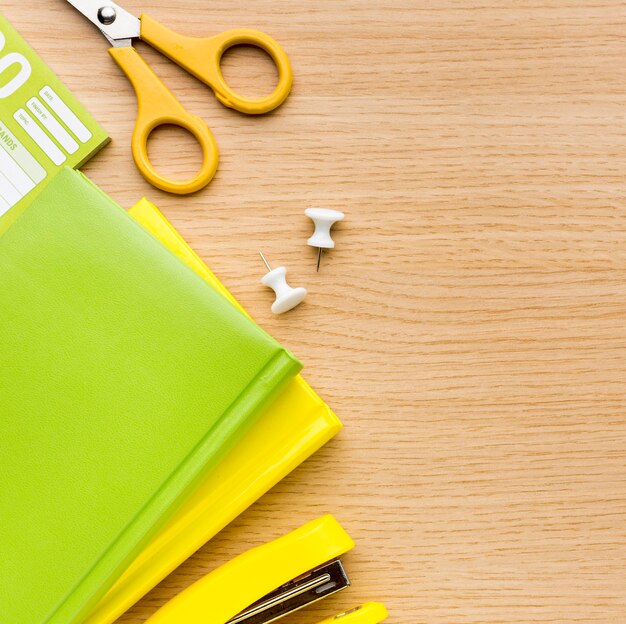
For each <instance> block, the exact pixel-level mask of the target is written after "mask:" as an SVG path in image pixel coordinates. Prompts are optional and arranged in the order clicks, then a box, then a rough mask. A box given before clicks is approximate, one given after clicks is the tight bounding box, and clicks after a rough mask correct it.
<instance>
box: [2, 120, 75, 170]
mask: <svg viewBox="0 0 626 624" xmlns="http://www.w3.org/2000/svg"><path fill="white" fill-rule="evenodd" d="M13 118H14V119H15V121H17V123H18V124H20V126H22V128H23V129H24V130H26V132H27V133H28V136H30V138H31V139H32V140H33V141H35V143H37V145H39V147H40V148H41V149H42V150H43V152H44V154H45V155H46V156H47V157H48V158H49V159H50V160H51V161H52V162H53V163H54V164H55V165H57V166H59V165H62V164H63V163H64V162H65V161H66V157H65V155H64V154H63V152H62V151H61V150H60V149H59V148H58V147H57V146H56V144H55V143H54V142H53V141H52V139H51V138H50V137H49V136H48V135H47V134H46V133H45V132H44V131H43V130H42V128H41V126H40V125H39V124H38V123H37V122H36V121H35V120H34V119H33V118H32V117H31V116H30V115H29V113H27V112H26V111H25V110H24V109H23V108H20V109H19V110H18V111H17V112H16V113H15V114H14V115H13Z"/></svg>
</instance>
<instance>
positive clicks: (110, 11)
mask: <svg viewBox="0 0 626 624" xmlns="http://www.w3.org/2000/svg"><path fill="white" fill-rule="evenodd" d="M116 19H117V11H116V10H115V9H114V8H113V7H112V6H103V7H100V8H99V9H98V21H99V22H100V23H101V24H104V25H105V26H110V25H111V24H112V23H113V22H114V21H115V20H116Z"/></svg>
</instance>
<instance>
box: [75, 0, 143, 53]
mask: <svg viewBox="0 0 626 624" xmlns="http://www.w3.org/2000/svg"><path fill="white" fill-rule="evenodd" d="M66 1H67V2H68V3H69V4H71V5H72V6H73V7H74V8H75V9H76V10H77V11H79V12H80V13H82V14H83V15H84V16H85V17H86V18H87V19H88V20H89V21H90V22H91V23H92V24H95V25H96V26H97V27H98V29H99V30H100V32H101V33H102V34H103V35H104V36H105V37H106V38H107V39H108V40H109V43H110V44H111V45H112V46H114V47H116V48H119V47H125V46H129V45H131V44H132V40H133V39H138V38H139V35H140V32H141V22H140V20H139V18H137V17H135V16H134V15H132V14H131V13H129V12H128V11H126V10H125V9H123V8H122V7H121V6H119V5H118V4H115V2H109V1H108V0H66Z"/></svg>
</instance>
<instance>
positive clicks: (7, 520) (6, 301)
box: [0, 168, 340, 624]
mask: <svg viewBox="0 0 626 624" xmlns="http://www.w3.org/2000/svg"><path fill="white" fill-rule="evenodd" d="M9 215H10V213H9V214H7V215H5V217H3V218H2V219H0V280H1V282H2V287H1V288H0V318H1V320H2V322H1V323H0V358H1V363H0V479H1V487H0V553H2V554H1V556H0V613H1V614H2V616H1V618H0V619H1V620H2V621H3V622H5V621H6V622H11V623H18V622H19V624H75V623H79V622H88V623H89V624H96V623H98V624H105V623H110V622H113V621H114V620H115V619H116V618H117V617H118V616H119V615H120V614H121V613H123V611H125V610H126V609H127V608H128V607H129V606H130V605H132V604H133V603H134V602H135V601H136V600H138V599H139V598H140V597H141V596H142V595H143V594H145V593H146V592H147V591H149V589H150V588H151V587H153V586H154V585H155V584H156V583H158V582H159V581H160V580H161V579H162V578H164V577H165V576H166V575H167V574H168V573H169V572H170V571H171V570H172V569H174V568H175V567H176V566H177V565H179V564H180V563H181V562H182V561H184V559H185V558H186V557H188V556H189V555H190V554H192V553H193V552H194V551H195V550H196V549H197V548H198V547H200V546H201V545H202V544H203V543H204V542H206V541H207V540H208V539H210V538H211V537H212V536H213V535H214V534H215V533H216V532H217V531H219V530H220V529H221V528H222V527H223V526H224V525H225V524H227V523H228V522H230V521H231V520H232V519H233V518H234V517H235V516H236V515H238V514H239V513H241V511H243V509H245V508H246V507H247V506H248V505H250V504H251V503H252V502H253V501H254V500H256V499H257V498H258V497H259V496H260V495H261V494H263V493H264V492H265V491H267V489H269V488H270V487H271V486H272V485H273V484H274V483H276V482H277V481H278V480H279V479H281V478H282V477H283V476H285V475H286V474H287V473H288V472H289V471H291V470H292V469H293V468H294V467H295V466H296V465H298V464H299V463H300V462H301V461H302V460H303V459H305V458H306V457H308V456H309V455H310V454H311V453H312V452H314V451H315V450H316V449H317V448H319V447H320V446H321V445H322V444H324V443H325V442H326V441H327V440H328V439H330V438H331V437H332V436H333V435H334V434H335V433H336V432H337V431H338V430H339V429H340V423H339V421H338V420H337V419H336V417H335V416H334V414H332V412H331V411H330V410H329V409H328V407H327V406H326V405H325V404H324V403H323V402H322V401H321V400H320V399H319V397H317V395H315V393H314V392H313V391H312V390H311V389H310V388H309V387H308V385H307V384H306V383H305V382H304V381H303V380H302V378H301V377H300V376H299V375H298V373H299V371H300V369H301V365H300V363H299V362H298V361H297V360H296V359H295V358H294V356H293V355H291V354H290V353H289V352H288V351H286V350H285V349H284V348H283V347H281V346H280V345H279V344H278V343H277V342H275V341H274V340H273V339H272V338H271V337H270V336H268V335H267V334H266V333H265V332H264V331H263V330H261V329H260V328H259V327H258V326H256V325H255V324H254V323H253V322H252V321H251V320H250V318H249V317H247V316H246V314H245V313H244V312H243V310H241V308H239V306H238V305H237V304H236V302H235V301H234V300H233V299H232V297H230V295H229V294H228V293H227V292H226V291H225V290H224V289H223V287H222V286H221V284H219V282H217V280H216V279H215V277H214V276H213V275H212V274H211V273H210V271H208V269H207V268H206V266H204V265H203V264H202V262H201V261H200V260H199V258H198V257H197V256H195V254H194V253H193V252H192V251H191V249H190V248H189V247H188V246H187V245H186V243H185V242H184V240H183V239H182V238H181V237H180V236H179V235H178V233H177V232H176V231H175V230H174V229H173V228H172V227H171V225H170V224H169V223H168V222H167V221H166V220H165V219H164V218H163V216H162V215H161V214H160V213H159V212H158V210H156V209H155V208H154V207H153V206H151V205H150V204H149V203H148V202H145V201H143V202H140V204H138V205H137V206H136V207H135V208H134V209H133V210H132V211H131V213H130V214H129V213H126V212H125V211H124V210H122V209H121V208H120V207H119V206H117V205H116V204H115V203H114V202H113V201H112V200H111V199H110V198H109V197H107V196H106V195H105V194H104V193H103V192H102V191H100V190H99V189H98V188H97V187H95V186H94V185H93V184H92V183H91V182H89V181H88V180H87V179H86V178H85V177H84V176H83V175H82V174H80V173H78V172H76V171H74V170H72V169H69V168H66V169H63V170H61V171H60V172H59V173H58V174H57V175H56V176H55V177H54V178H53V179H52V180H51V181H50V182H49V183H48V184H47V186H46V187H45V188H44V189H43V190H42V191H41V192H40V193H39V194H38V195H37V196H36V197H35V198H34V199H33V200H32V201H31V202H30V203H29V204H28V205H27V206H26V207H25V208H24V209H23V210H22V211H21V212H20V214H19V215H17V216H16V215H15V214H13V215H12V216H11V218H10V219H7V218H6V217H9Z"/></svg>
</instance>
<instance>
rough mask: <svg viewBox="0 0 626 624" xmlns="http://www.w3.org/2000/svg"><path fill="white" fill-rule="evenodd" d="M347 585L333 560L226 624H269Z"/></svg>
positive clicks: (267, 597)
mask: <svg viewBox="0 0 626 624" xmlns="http://www.w3.org/2000/svg"><path fill="white" fill-rule="evenodd" d="M349 585H350V579H349V578H348V575H347V574H346V571H345V569H344V567H343V564H342V563H341V561H340V560H339V559H336V560H335V561H331V562H330V563H327V564H326V565H323V566H321V567H319V568H316V569H315V570H313V571H311V572H309V573H308V574H304V575H302V576H301V577H299V578H297V579H295V580H293V581H291V582H289V583H286V584H285V585H283V586H282V587H279V588H278V589H277V590H275V591H273V592H271V593H269V594H268V595H267V596H265V597H264V598H262V599H261V600H259V601H258V602H256V603H255V604H253V605H251V606H250V607H249V608H247V609H246V610H245V611H243V612H242V613H240V614H239V615H238V616H236V617H234V618H232V619H231V620H229V621H228V622H227V624H270V622H274V621H275V620H278V619H280V618H282V617H284V616H285V615H289V614H290V613H293V612H294V611H298V610H299V609H302V608H303V607H306V606H307V605H310V604H312V603H314V602H317V601H318V600H321V599H322V598H326V597H327V596H331V595H332V594H335V593H337V592H338V591H341V590H342V589H345V588H346V587H348V586H349Z"/></svg>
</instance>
